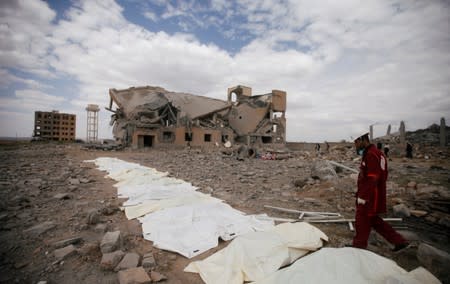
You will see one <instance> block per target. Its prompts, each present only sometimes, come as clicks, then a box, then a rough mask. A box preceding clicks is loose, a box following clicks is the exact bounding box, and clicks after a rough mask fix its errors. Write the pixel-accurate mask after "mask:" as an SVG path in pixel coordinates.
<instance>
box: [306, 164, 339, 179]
mask: <svg viewBox="0 0 450 284" xmlns="http://www.w3.org/2000/svg"><path fill="white" fill-rule="evenodd" d="M311 177H312V178H314V179H320V180H329V179H334V178H336V177H337V174H336V170H335V169H334V167H333V166H332V165H331V164H329V163H328V162H327V161H317V162H315V163H314V164H313V165H312V167H311Z"/></svg>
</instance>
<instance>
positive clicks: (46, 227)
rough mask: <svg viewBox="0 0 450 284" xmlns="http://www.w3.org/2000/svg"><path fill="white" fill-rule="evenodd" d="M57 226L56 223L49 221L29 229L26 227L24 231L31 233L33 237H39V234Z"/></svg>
mask: <svg viewBox="0 0 450 284" xmlns="http://www.w3.org/2000/svg"><path fill="white" fill-rule="evenodd" d="M55 227H56V225H55V223H53V222H51V221H48V222H44V223H41V224H38V225H36V226H33V227H31V228H29V229H26V230H24V231H23V232H24V233H26V234H30V235H31V236H33V237H38V236H39V235H41V234H43V233H45V232H47V231H49V230H51V229H53V228H55Z"/></svg>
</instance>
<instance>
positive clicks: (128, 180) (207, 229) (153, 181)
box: [90, 158, 274, 258]
mask: <svg viewBox="0 0 450 284" xmlns="http://www.w3.org/2000/svg"><path fill="white" fill-rule="evenodd" d="M90 162H95V164H96V165H97V166H98V167H99V169H100V170H104V171H107V172H108V175H107V177H110V178H112V179H114V180H116V181H118V183H116V184H115V185H114V186H115V187H117V193H118V196H119V197H122V198H128V200H127V201H125V202H124V203H123V207H124V210H125V215H126V216H127V218H128V219H134V218H139V217H141V218H139V220H140V222H141V223H143V228H142V229H143V234H144V238H145V239H147V240H151V241H153V242H154V246H156V247H159V248H161V249H166V250H171V251H175V252H178V253H180V254H181V255H184V256H186V257H188V258H190V257H193V256H196V255H198V254H201V253H203V252H205V251H206V250H208V249H210V248H213V247H215V246H217V245H218V238H222V239H223V240H230V239H232V238H234V237H236V236H238V235H241V234H245V233H248V232H253V231H257V230H267V229H271V228H272V227H273V225H274V223H273V220H271V219H270V218H267V217H266V218H263V217H262V216H253V215H248V216H247V215H245V214H244V213H242V212H240V211H238V210H235V209H233V208H232V207H230V206H229V205H227V204H224V203H223V202H222V200H220V199H217V198H214V197H211V196H210V195H207V194H203V193H201V192H197V191H196V190H197V188H196V187H194V186H192V184H190V183H187V182H185V181H183V180H180V179H176V178H172V177H168V176H167V173H162V172H158V171H156V170H155V169H152V168H147V167H144V166H141V165H139V164H135V163H129V162H125V161H121V160H119V159H117V158H97V159H96V160H93V161H90Z"/></svg>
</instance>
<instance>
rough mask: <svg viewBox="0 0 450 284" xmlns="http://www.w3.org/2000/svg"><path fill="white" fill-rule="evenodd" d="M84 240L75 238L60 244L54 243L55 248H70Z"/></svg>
mask: <svg viewBox="0 0 450 284" xmlns="http://www.w3.org/2000/svg"><path fill="white" fill-rule="evenodd" d="M82 240H83V238H82V237H74V238H70V239H65V240H61V241H58V242H56V243H54V244H53V246H54V247H55V248H62V247H65V246H68V245H73V244H78V243H80V242H81V241H82Z"/></svg>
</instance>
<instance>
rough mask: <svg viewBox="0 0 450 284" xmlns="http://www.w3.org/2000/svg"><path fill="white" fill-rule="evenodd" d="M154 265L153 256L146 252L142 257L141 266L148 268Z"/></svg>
mask: <svg viewBox="0 0 450 284" xmlns="http://www.w3.org/2000/svg"><path fill="white" fill-rule="evenodd" d="M155 266H156V261H155V257H154V256H153V253H147V254H145V255H144V256H143V258H142V267H144V268H145V269H146V270H150V269H152V268H154V267H155Z"/></svg>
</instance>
